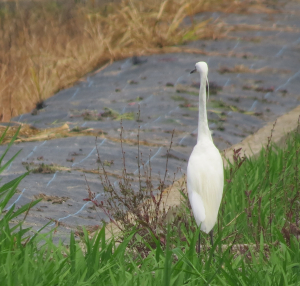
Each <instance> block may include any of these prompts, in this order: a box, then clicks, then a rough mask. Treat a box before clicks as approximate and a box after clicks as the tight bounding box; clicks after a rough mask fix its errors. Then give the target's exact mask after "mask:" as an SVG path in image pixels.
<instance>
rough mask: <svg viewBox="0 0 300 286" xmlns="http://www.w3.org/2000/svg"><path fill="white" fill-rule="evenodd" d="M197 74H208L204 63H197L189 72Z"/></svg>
mask: <svg viewBox="0 0 300 286" xmlns="http://www.w3.org/2000/svg"><path fill="white" fill-rule="evenodd" d="M194 72H199V73H200V74H206V75H207V73H208V66H207V63H206V62H198V63H196V65H195V69H194V70H192V71H191V73H194Z"/></svg>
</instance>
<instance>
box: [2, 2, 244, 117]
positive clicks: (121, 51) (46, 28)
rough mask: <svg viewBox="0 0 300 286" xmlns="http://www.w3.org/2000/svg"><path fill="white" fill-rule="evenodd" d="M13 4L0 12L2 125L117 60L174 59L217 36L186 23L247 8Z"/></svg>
mask: <svg viewBox="0 0 300 286" xmlns="http://www.w3.org/2000/svg"><path fill="white" fill-rule="evenodd" d="M244 2H247V1H244ZM16 3H17V6H16V7H15V9H11V8H9V7H8V6H5V5H8V4H3V5H2V6H1V7H0V121H8V120H9V119H10V118H11V117H13V116H16V115H18V114H20V113H25V112H28V111H30V110H31V109H32V108H34V107H35V105H36V104H37V103H38V102H42V101H43V100H44V99H46V98H48V97H49V96H51V95H53V94H54V93H55V92H57V91H58V90H60V89H62V88H65V87H67V86H70V85H71V84H73V83H74V82H76V81H77V80H78V79H80V78H81V77H82V76H83V75H85V74H86V73H88V72H90V71H92V70H94V69H95V68H97V67H99V66H102V65H104V64H107V63H109V62H112V61H114V60H118V59H123V58H125V57H129V56H133V55H144V54H150V53H162V52H166V51H168V52H176V51H177V50H176V48H175V47H172V46H173V45H175V44H176V45H177V44H182V43H184V42H185V41H190V40H195V39H200V38H207V37H216V36H217V35H218V34H216V33H217V32H216V31H215V30H214V29H213V27H212V26H210V27H208V26H207V25H208V22H207V21H206V22H201V23H195V24H192V25H188V26H187V25H183V24H182V21H183V19H184V18H185V17H190V19H191V20H192V22H193V23H194V21H193V15H195V14H196V13H199V12H203V11H208V10H214V11H216V10H223V11H233V10H237V9H240V10H243V9H244V7H245V6H247V5H249V3H239V2H238V1H233V0H212V1H208V0H165V1H160V0H152V1H146V0H128V1H125V0H124V1H121V2H120V3H118V4H107V5H102V6H96V4H95V1H92V0H90V1H87V4H84V5H83V4H80V3H79V4H78V3H77V4H76V1H75V2H74V1H71V0H65V1H57V2H54V1H52V0H46V1H42V3H41V2H40V1H39V2H29V4H26V5H21V4H22V1H21V4H18V3H19V2H18V1H17V2H16ZM170 47H172V48H170Z"/></svg>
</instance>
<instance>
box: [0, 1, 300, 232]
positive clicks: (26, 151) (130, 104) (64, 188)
mask: <svg viewBox="0 0 300 286" xmlns="http://www.w3.org/2000/svg"><path fill="white" fill-rule="evenodd" d="M207 16H208V15H207V14H206V15H205V17H207ZM209 16H210V17H212V18H215V19H216V18H218V19H219V20H220V19H221V20H222V21H223V25H224V27H228V33H227V36H226V37H224V38H222V39H219V40H202V41H196V42H192V43H189V44H187V45H186V48H191V49H201V50H203V51H205V53H206V55H201V54H192V53H177V54H162V55H152V56H147V57H138V58H136V57H134V58H131V59H127V60H124V61H119V62H115V63H113V64H111V65H110V66H107V67H106V68H104V69H101V70H100V71H97V72H95V73H93V74H91V75H89V76H87V78H86V79H84V80H83V81H81V82H79V83H78V84H76V85H74V86H73V87H72V88H69V89H66V90H62V91H60V92H59V93H57V94H56V95H54V96H53V97H52V98H49V99H48V100H46V101H45V105H46V107H44V108H42V109H40V110H35V111H33V112H32V113H28V114H23V115H21V116H19V117H17V118H15V119H14V120H15V121H18V122H22V123H28V124H31V125H32V126H34V127H36V128H41V129H49V130H50V129H51V128H53V127H57V126H61V125H63V124H68V126H69V129H70V130H71V131H70V132H73V133H72V136H68V135H65V137H63V136H61V138H55V139H51V140H48V139H47V140H42V141H33V142H22V143H19V144H15V145H14V146H13V147H12V149H11V150H10V152H9V154H8V156H7V158H9V155H13V154H14V153H15V152H16V151H17V150H20V149H22V152H21V154H20V155H19V156H18V158H17V159H16V160H15V161H14V162H13V163H12V164H11V166H10V167H9V168H8V170H6V171H5V173H3V175H4V179H3V182H4V181H8V180H10V179H12V178H14V177H15V176H17V175H18V174H22V173H23V172H24V171H25V170H26V168H29V169H34V170H35V172H32V173H31V174H30V175H29V176H27V177H26V178H25V179H24V180H23V181H22V182H21V184H20V186H19V192H18V194H16V195H15V197H14V200H13V201H12V202H11V204H13V203H16V206H17V207H19V206H21V205H23V204H24V203H28V202H30V201H31V200H32V199H34V198H35V197H36V198H37V197H40V198H43V201H42V202H41V203H39V204H38V205H37V206H36V207H34V208H33V209H32V210H31V211H30V213H29V215H28V217H27V219H26V224H27V225H28V226H33V227H34V229H39V228H40V227H41V226H43V225H44V224H45V223H47V222H48V221H49V219H53V220H55V221H56V222H60V223H61V226H60V227H59V231H58V232H57V234H56V236H57V237H61V238H64V237H67V234H68V232H69V231H70V230H71V229H73V230H76V229H77V227H78V226H87V227H91V228H93V227H95V226H97V225H99V223H100V221H101V219H103V218H105V215H104V214H103V213H102V212H101V211H100V210H98V211H97V212H96V211H95V210H94V209H93V206H92V204H91V203H89V202H85V201H83V199H84V198H86V197H87V196H88V195H87V185H86V180H87V181H88V183H89V186H90V189H91V191H92V192H95V193H96V195H97V198H98V199H99V200H103V187H102V186H101V183H100V179H99V176H98V174H97V172H96V170H97V168H98V163H97V152H96V146H97V148H98V151H99V154H100V157H101V159H102V161H103V162H105V165H106V169H107V170H108V171H109V173H110V174H111V175H110V176H109V178H110V180H111V183H112V184H114V186H116V187H117V185H118V181H119V178H120V176H121V175H122V166H123V161H122V151H121V146H120V142H119V138H120V130H121V127H120V119H121V118H123V123H122V126H123V128H124V131H123V132H122V137H123V139H124V143H123V148H124V151H125V152H126V155H125V156H126V168H127V171H128V172H129V173H133V174H137V173H138V165H137V162H136V156H137V133H138V128H140V140H141V143H140V151H141V152H142V154H143V155H142V156H143V161H144V164H145V166H149V164H151V167H152V174H153V181H154V182H156V183H157V182H158V180H159V175H161V176H163V174H164V172H165V164H166V153H167V148H168V145H169V144H170V139H171V133H172V131H173V130H174V137H173V146H172V152H171V156H170V158H169V164H168V179H169V180H172V178H173V176H174V173H176V178H179V177H181V176H182V175H183V174H184V172H185V169H186V165H187V160H188V157H189V154H190V153H191V151H192V148H193V146H194V145H195V144H196V138H197V116H198V115H197V112H198V111H197V106H198V88H199V75H198V74H190V73H189V72H190V71H191V70H192V69H193V68H194V65H195V63H196V62H198V61H206V62H207V63H208V65H209V75H208V79H209V82H210V86H209V90H210V97H209V101H208V119H209V126H210V129H211V131H212V136H213V140H214V142H215V144H216V146H217V147H218V148H219V149H220V151H222V150H224V149H226V148H228V147H230V146H232V145H233V144H236V143H238V142H240V141H242V140H243V139H244V138H245V137H247V136H248V135H249V134H253V133H254V132H256V131H257V130H258V129H259V128H261V127H262V126H264V125H265V124H266V123H267V122H270V121H273V120H275V119H276V118H277V117H278V116H280V115H282V114H284V113H286V112H287V111H290V110H291V109H293V108H294V107H296V106H297V105H299V103H300V3H299V2H298V3H293V2H291V3H289V4H287V5H285V6H283V7H281V8H280V11H279V13H272V14H269V13H253V14H251V15H249V14H248V15H238V14H230V15H225V14H218V13H213V14H210V15H209ZM201 17H202V16H201V15H199V17H198V19H199V20H201V19H202V18H201ZM139 110H140V116H138V114H137V113H138V112H139ZM76 132H77V133H78V136H76ZM82 132H85V133H84V134H83V133H82ZM69 134H70V133H69ZM74 134H75V135H74ZM95 134H98V136H99V138H98V140H97V141H95ZM83 135H86V136H83ZM266 136H268V134H266ZM4 149H5V146H0V150H1V152H2V151H3V150H4ZM85 177H86V180H85ZM55 224H56V223H55V222H53V223H52V224H51V226H50V227H53V226H55Z"/></svg>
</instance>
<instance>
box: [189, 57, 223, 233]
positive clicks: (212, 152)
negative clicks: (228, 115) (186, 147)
mask: <svg viewBox="0 0 300 286" xmlns="http://www.w3.org/2000/svg"><path fill="white" fill-rule="evenodd" d="M196 69H197V71H198V72H200V85H201V86H200V92H199V121H198V140H197V144H196V145H195V147H194V149H193V152H192V154H191V156H190V158H189V162H188V168H187V189H188V196H189V200H190V203H191V206H192V210H193V214H194V217H195V220H196V222H197V224H198V225H200V224H201V230H202V231H204V232H206V233H209V232H210V231H211V230H212V228H213V227H214V225H215V223H216V221H217V216H218V211H219V207H220V203H221V200H222V194H223V186H224V172H223V161H222V158H221V155H220V152H219V150H218V149H217V148H216V146H215V145H214V143H213V141H212V137H211V135H210V131H209V128H208V124H207V114H206V79H207V73H208V67H207V64H206V63H205V62H199V63H197V64H196Z"/></svg>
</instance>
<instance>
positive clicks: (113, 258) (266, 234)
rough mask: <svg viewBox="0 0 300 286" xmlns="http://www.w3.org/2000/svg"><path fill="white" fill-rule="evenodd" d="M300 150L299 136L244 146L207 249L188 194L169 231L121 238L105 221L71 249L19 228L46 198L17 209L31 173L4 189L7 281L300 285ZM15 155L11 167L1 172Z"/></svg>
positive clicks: (2, 253)
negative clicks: (254, 150)
mask: <svg viewBox="0 0 300 286" xmlns="http://www.w3.org/2000/svg"><path fill="white" fill-rule="evenodd" d="M2 140H3V138H1V140H0V141H2ZM299 150H300V135H299V133H293V134H291V136H290V137H289V139H288V140H287V141H286V143H285V146H284V147H283V148H279V147H277V146H274V145H272V143H270V142H269V144H268V146H267V147H266V148H265V149H263V150H262V151H261V153H260V155H259V156H258V158H250V159H245V158H243V157H242V151H241V150H240V151H238V150H237V151H236V152H235V155H234V163H233V164H230V165H229V166H228V167H227V168H226V170H225V178H226V181H225V189H224V197H223V201H222V204H221V208H220V213H219V219H218V223H217V225H216V226H215V244H214V246H213V248H211V246H210V244H209V239H208V237H206V236H205V235H202V241H201V245H202V249H201V253H200V255H199V254H197V253H196V251H195V244H196V241H197V238H198V232H199V230H197V228H196V227H195V222H194V220H193V218H192V216H191V212H190V208H189V207H188V202H187V200H186V198H183V203H182V206H181V209H180V210H179V211H177V217H176V218H175V220H174V221H173V222H172V223H171V224H169V225H166V228H165V232H164V233H161V235H160V236H159V237H157V236H156V235H152V234H151V233H150V236H149V235H148V236H145V237H144V236H141V235H140V233H143V232H141V231H140V229H136V228H135V227H133V228H131V229H130V230H128V232H127V233H122V234H121V237H122V239H121V240H120V238H117V237H116V238H112V239H111V240H109V241H107V240H106V239H105V228H102V230H101V231H100V232H99V233H97V234H96V235H95V236H94V237H93V238H92V239H90V238H89V235H88V233H87V232H86V231H84V235H83V237H82V243H83V246H82V244H81V245H79V244H78V243H77V242H76V241H75V238H74V235H71V237H70V243H69V246H68V247H66V246H65V245H63V244H59V245H54V244H53V243H52V241H51V235H50V236H46V235H40V234H38V235H36V236H34V237H31V238H30V237H29V235H28V234H29V232H28V231H29V230H28V229H22V227H21V223H20V224H19V225H17V226H14V227H12V226H11V225H10V224H9V222H10V221H11V220H12V219H14V218H15V216H17V215H21V214H22V215H23V216H25V217H26V213H27V211H28V209H29V208H30V207H31V206H32V205H33V204H35V203H37V202H34V203H32V204H31V205H30V204H28V205H26V206H23V207H22V208H20V209H18V210H16V209H14V207H12V208H11V209H9V210H8V209H7V204H8V200H9V199H10V198H11V197H12V196H13V194H14V193H15V191H16V188H17V186H18V184H19V183H20V181H21V180H22V179H23V177H24V176H26V174H24V175H23V176H21V177H19V178H17V179H15V180H14V181H13V182H10V183H8V184H5V185H1V187H0V281H2V283H4V284H5V285H299V284H300V248H299V239H300V227H299V223H300V221H299V207H300V206H299V204H300V203H299V201H300V196H299V182H300V181H299V180H300V174H299ZM3 156H5V154H3ZM3 156H2V157H1V159H0V163H1V162H2V159H3ZM12 160H13V158H12ZM10 162H11V161H8V162H7V163H6V164H2V167H1V169H0V172H2V171H3V170H4V169H5V168H6V167H7V166H8V165H9V164H10ZM147 229H148V228H147V227H145V231H146V232H147ZM149 237H150V238H149ZM162 237H163V238H164V239H161V238H162ZM116 242H117V243H116ZM129 245H130V247H128V246H129ZM139 249H143V250H144V251H138V250H139ZM145 250H146V251H145Z"/></svg>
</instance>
